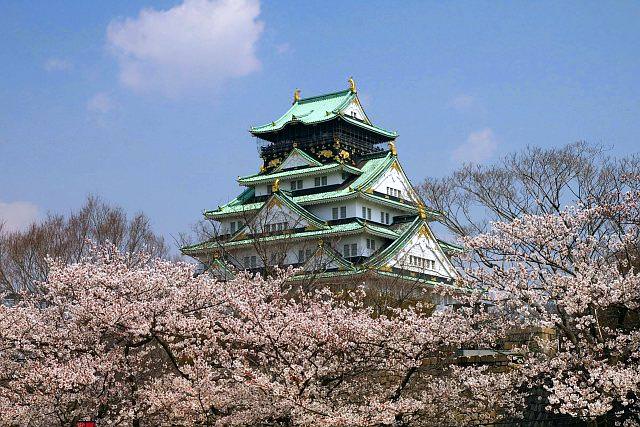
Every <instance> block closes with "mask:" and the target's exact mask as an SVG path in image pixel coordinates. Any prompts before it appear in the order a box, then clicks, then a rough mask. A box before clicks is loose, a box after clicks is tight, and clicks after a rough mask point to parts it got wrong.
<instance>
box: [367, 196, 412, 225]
mask: <svg viewBox="0 0 640 427" xmlns="http://www.w3.org/2000/svg"><path fill="white" fill-rule="evenodd" d="M363 206H364V207H365V208H369V209H371V222H376V223H381V221H380V212H385V213H386V212H388V213H389V222H390V224H393V217H394V216H400V215H403V214H404V212H402V211H400V210H397V209H393V208H389V207H387V206H383V205H379V204H376V203H371V202H369V201H365V200H360V199H357V200H356V216H357V217H358V218H362V219H367V220H368V218H365V217H363V216H362V207H363Z"/></svg>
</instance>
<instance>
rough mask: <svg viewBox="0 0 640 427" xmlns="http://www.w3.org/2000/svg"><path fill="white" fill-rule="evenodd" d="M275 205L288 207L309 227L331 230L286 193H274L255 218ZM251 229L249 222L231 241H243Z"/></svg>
mask: <svg viewBox="0 0 640 427" xmlns="http://www.w3.org/2000/svg"><path fill="white" fill-rule="evenodd" d="M274 205H280V206H282V205H284V206H286V207H287V208H288V209H289V210H290V211H292V212H295V213H296V214H297V215H299V216H300V217H301V218H304V219H305V220H306V221H307V222H308V223H309V225H311V226H313V227H315V228H317V229H327V228H329V226H328V225H327V223H326V221H324V220H322V219H320V218H318V217H317V216H315V215H314V214H312V213H311V212H309V211H308V210H306V209H305V208H303V207H302V206H300V205H299V204H297V203H296V202H294V201H293V199H292V198H291V197H289V196H287V195H286V194H285V192H284V191H279V192H277V193H273V194H272V195H271V197H270V198H269V199H268V200H267V201H266V202H265V203H264V204H263V205H262V207H261V208H260V210H259V211H258V212H257V213H256V215H255V216H254V218H256V217H258V216H259V215H260V212H262V211H263V210H264V209H270V208H271V207H272V206H274ZM250 227H251V226H250V224H249V222H247V223H246V224H245V225H244V226H243V227H242V228H240V230H238V231H237V232H236V234H234V236H233V237H232V238H231V239H230V241H235V240H241V239H242V237H244V236H245V235H246V234H247V232H248V231H251V229H250Z"/></svg>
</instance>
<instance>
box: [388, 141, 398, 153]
mask: <svg viewBox="0 0 640 427" xmlns="http://www.w3.org/2000/svg"><path fill="white" fill-rule="evenodd" d="M389 151H391V155H392V156H397V155H398V150H396V144H395V143H394V142H392V141H389Z"/></svg>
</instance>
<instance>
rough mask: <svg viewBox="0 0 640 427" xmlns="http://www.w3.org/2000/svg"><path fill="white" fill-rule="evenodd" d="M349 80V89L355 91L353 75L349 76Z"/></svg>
mask: <svg viewBox="0 0 640 427" xmlns="http://www.w3.org/2000/svg"><path fill="white" fill-rule="evenodd" d="M347 81H348V82H349V90H350V91H351V92H353V93H356V92H357V90H356V82H355V81H354V80H353V76H351V77H349V80H347Z"/></svg>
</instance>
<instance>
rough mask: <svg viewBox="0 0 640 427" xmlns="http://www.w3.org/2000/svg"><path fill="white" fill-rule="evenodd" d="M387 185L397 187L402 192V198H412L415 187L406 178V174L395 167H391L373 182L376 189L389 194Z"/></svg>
mask: <svg viewBox="0 0 640 427" xmlns="http://www.w3.org/2000/svg"><path fill="white" fill-rule="evenodd" d="M387 187H391V188H395V189H396V190H400V191H401V192H402V194H401V198H402V199H405V200H412V197H411V195H412V194H413V188H412V187H411V185H410V183H409V182H408V181H407V180H406V179H405V178H404V176H403V175H402V174H401V173H400V172H399V171H398V170H397V169H395V168H389V170H388V171H387V172H385V174H384V175H382V176H381V177H380V178H378V180H377V181H376V182H375V183H374V184H373V186H372V188H373V190H374V191H377V192H380V193H383V194H387Z"/></svg>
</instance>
